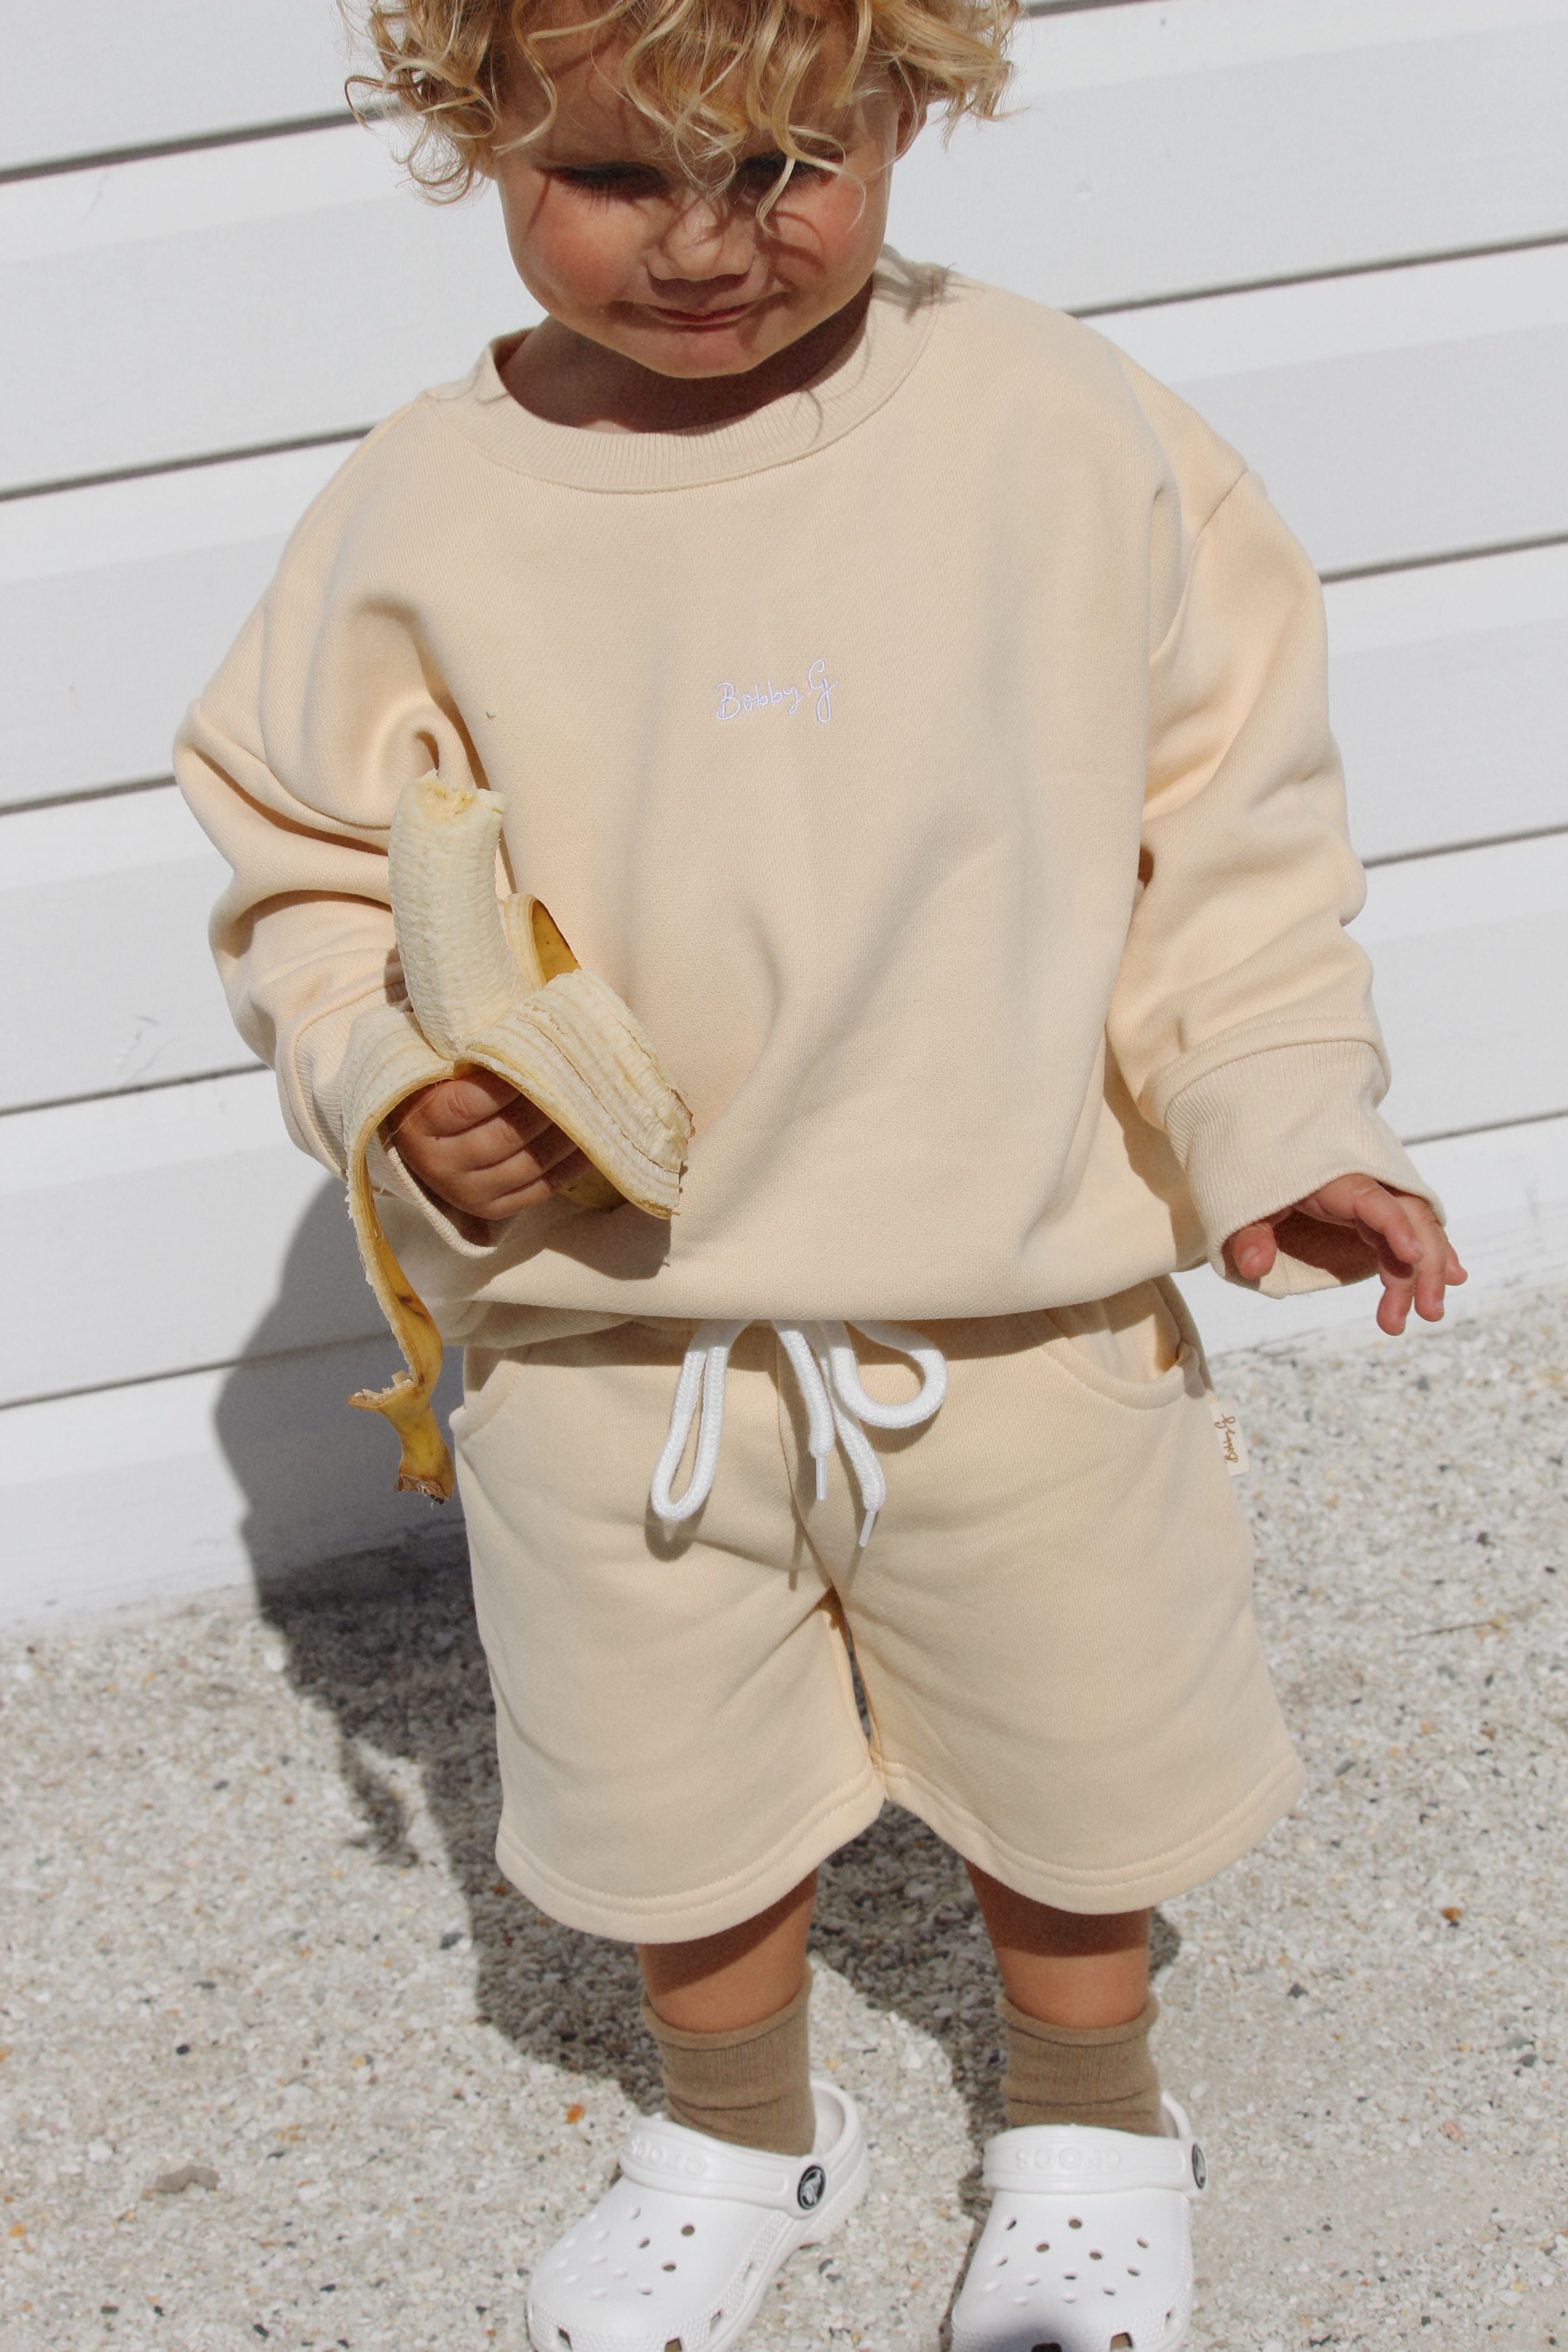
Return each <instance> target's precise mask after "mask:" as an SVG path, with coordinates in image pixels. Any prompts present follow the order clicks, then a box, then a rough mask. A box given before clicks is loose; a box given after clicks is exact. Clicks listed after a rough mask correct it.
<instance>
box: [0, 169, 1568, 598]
mask: <svg viewBox="0 0 1568 2352" xmlns="http://www.w3.org/2000/svg"><path fill="white" fill-rule="evenodd" d="M336 142H363V149H364V151H365V152H366V153H367V154H368V157H369V164H370V165H371V166H374V169H375V170H376V171H380V170H382V169H384V159H383V158H382V157H380V155H379V153H378V152H377V151H376V149H375V146H374V142H373V141H371V140H370V139H369V138H368V137H367V136H366V135H365V134H363V133H361V132H359V131H346V132H335V131H334V132H322V133H318V134H314V136H313V139H312V140H304V141H297V142H268V143H267V144H266V145H265V146H258V147H255V148H249V149H245V150H236V151H233V155H241V154H243V155H244V156H246V157H247V158H249V159H251V161H253V162H254V159H256V158H258V157H265V158H266V159H267V162H268V168H269V169H270V168H271V167H272V166H273V165H278V166H279V168H281V167H282V164H283V163H285V162H286V161H287V159H285V158H283V157H282V155H281V150H282V149H283V148H285V147H288V146H290V145H292V146H297V147H300V148H303V149H311V150H312V151H313V150H315V149H325V148H328V147H332V146H334V145H335V143H336ZM346 152H347V150H346V149H345V150H344V153H345V154H346ZM315 160H316V161H317V162H320V157H319V156H317V157H316V159H315ZM232 161H233V156H228V157H225V156H219V157H217V158H216V159H215V158H214V157H212V156H207V155H202V156H191V157H182V158H178V159H163V160H162V161H160V162H158V163H148V164H137V165H127V166H125V167H122V168H121V170H119V171H116V172H113V173H107V174H104V175H103V176H104V177H105V178H106V179H108V180H110V181H113V182H115V183H117V184H118V183H119V182H121V181H123V180H127V179H131V178H133V177H134V176H135V175H136V174H138V173H150V172H154V171H156V172H160V173H166V172H171V171H174V170H175V169H176V168H177V169H178V170H179V171H181V172H191V173H195V172H196V170H197V168H198V167H200V169H201V170H202V171H204V172H205V171H207V170H209V169H213V170H216V166H217V164H219V163H223V164H225V165H226V164H227V163H230V162H232ZM333 168H334V171H335V170H336V168H337V167H336V165H334V167H333ZM353 169H354V170H355V171H357V170H359V169H360V164H359V163H357V162H356V163H354V165H353ZM329 176H330V175H329ZM11 193H13V194H14V193H16V192H15V191H13V192H11ZM193 193H196V192H193ZM107 201H108V200H107V199H106V202H107ZM0 209H3V208H0ZM154 209H155V208H154ZM110 210H112V205H110ZM198 216H202V217H205V211H204V210H203V209H202V208H200V207H198ZM7 278H9V279H11V280H12V281H13V290H12V293H11V295H10V296H9V297H8V298H5V294H4V289H5V280H6V279H7ZM0 299H9V300H10V303H11V307H12V308H13V309H14V310H15V309H16V308H17V307H20V309H21V310H23V311H24V312H25V313H26V314H29V315H31V316H32V317H34V318H35V319H37V320H38V321H39V322H40V326H41V327H42V326H44V325H47V328H48V329H49V331H48V332H47V333H41V335H40V341H39V344H38V348H37V350H35V351H32V352H27V351H26V348H25V346H26V338H21V339H18V340H17V344H16V352H15V353H10V352H8V353H7V355H6V357H5V359H4V360H0V385H3V386H4V389H3V391H0V404H3V406H4V410H5V415H6V417H7V426H6V430H7V432H8V434H9V436H10V437H9V439H8V441H6V442H5V444H4V445H3V446H0V467H3V468H4V470H5V473H6V474H7V475H8V476H9V478H11V479H13V480H26V479H32V478H65V477H66V476H68V475H70V474H74V473H91V472H95V471H98V470H100V469H102V468H106V467H120V466H127V465H133V464H135V465H141V464H156V463H158V462H160V461H161V460H163V459H166V458H171V457H176V456H179V455H181V454H183V453H184V452H185V451H187V450H189V449H191V448H194V447H197V448H199V447H202V446H208V447H214V446H216V447H220V448H221V447H241V446H251V445H259V444H263V443H268V442H272V441H278V440H285V439H288V438H289V437H292V436H299V435H301V434H305V433H310V432H321V433H326V432H329V431H342V430H347V429H349V428H350V427H352V426H353V425H355V424H356V423H363V422H365V421H368V419H369V418H371V417H373V416H374V415H380V414H381V413H383V411H384V410H385V409H386V408H388V407H390V406H392V405H393V404H395V402H396V401H397V400H398V399H399V398H401V397H404V396H405V395H407V394H411V393H413V392H414V391H415V390H416V389H417V388H418V387H419V386H420V385H421V384H422V383H427V382H430V381H432V380H435V379H437V378H438V377H440V376H442V375H444V374H450V373H456V372H459V371H461V370H462V369H463V368H465V367H466V366H467V365H468V363H469V362H471V359H472V357H473V355H474V352H476V350H477V349H478V347H479V344H480V343H481V342H482V341H484V339H485V337H486V335H487V334H489V333H492V332H494V331H498V330H499V329H500V328H502V327H505V326H507V325H509V324H510V323H513V322H514V321H515V320H517V319H518V318H519V317H520V316H522V315H526V314H527V312H528V310H529V306H528V304H527V301H526V299H525V298H524V297H523V296H522V294H521V289H520V288H519V287H518V285H517V283H516V281H515V279H514V278H513V277H512V275H511V272H510V265H509V264H508V263H507V260H506V257H505V253H504V248H503V246H502V243H501V239H500V230H499V226H498V225H497V223H496V221H495V219H494V217H493V214H492V212H491V211H490V208H489V205H488V201H487V203H486V204H485V205H480V206H479V207H477V208H468V209H464V210H461V211H458V212H456V213H451V212H440V211H437V210H434V209H432V208H430V207H426V206H420V205H417V204H416V202H415V200H414V199H413V198H411V197H409V196H407V195H406V194H395V193H393V194H386V193H384V194H381V195H380V196H378V197H376V198H374V200H371V199H369V198H367V199H366V200H365V201H363V202H357V203H352V204H351V203H341V204H333V205H327V206H326V207H325V208H324V209H321V210H318V211H314V212H311V211H301V212H298V213H296V212H289V211H282V212H277V213H271V214H268V215H266V216H265V217H258V218H254V219H249V220H235V221H232V222H231V223H230V225H229V226H223V227H211V228H205V229H203V230H201V231H194V232H191V233H189V234H188V235H179V234H169V235H153V234H151V233H149V234H148V235H147V236H145V237H142V238H139V239H132V242H130V243H129V244H128V245H126V246H125V247H114V246H112V245H106V246H103V247H90V248H84V249H83V250H80V251H63V252H61V253H60V254H58V255H56V256H55V257H52V258H50V259H49V260H47V262H46V261H41V260H39V261H29V262H18V263H16V264H15V265H14V266H13V268H12V269H10V270H0ZM88 319H90V320H92V322H93V331H94V332H95V334H97V335H99V336H100V337H103V338H105V339H107V340H108V341H110V342H111V343H112V344H113V346H114V347H115V348H117V349H120V350H122V351H124V352H127V353H128V354H130V355H131V362H130V364H129V366H128V368H127V372H126V374H125V376H124V378H123V380H122V383H121V397H120V398H118V399H117V400H116V401H115V402H113V403H106V402H104V401H103V400H102V399H101V398H100V396H99V392H98V386H97V381H96V375H95V373H94V371H93V370H92V368H91V366H90V365H89V363H88V356H89V355H88V354H87V353H86V352H85V350H84V349H82V348H81V347H80V346H79V338H80V336H81V335H82V333H83V332H84V331H85V330H84V328H83V325H82V321H83V320H88ZM1100 323H1101V325H1102V327H1103V329H1104V331H1106V332H1107V333H1108V334H1110V336H1111V337H1112V339H1113V340H1115V341H1119V342H1120V343H1121V344H1122V345H1123V347H1124V348H1126V349H1127V350H1128V351H1129V352H1131V355H1132V356H1133V357H1134V358H1135V359H1137V360H1139V361H1140V362H1142V364H1143V365H1145V366H1146V367H1148V368H1150V369H1151V371H1152V373H1154V374H1155V375H1157V376H1159V377H1161V378H1162V379H1163V381H1164V382H1166V383H1172V384H1173V385H1174V386H1175V387H1176V388H1177V389H1178V390H1179V391H1181V392H1183V393H1184V394H1185V395H1186V396H1187V397H1188V398H1190V399H1192V400H1193V401H1194V404H1196V405H1197V406H1198V407H1199V408H1200V409H1201V410H1202V411H1203V412H1204V414H1205V415H1207V416H1209V417H1210V418H1211V419H1212V420H1213V422H1214V423H1215V425H1216V426H1217V427H1218V429H1219V430H1220V431H1221V432H1222V433H1225V434H1226V435H1227V436H1229V437H1230V438H1231V439H1232V440H1234V441H1235V442H1236V443H1237V446H1239V447H1240V448H1241V449H1242V450H1243V451H1244V453H1245V454H1246V455H1247V457H1248V458H1249V459H1250V460H1251V461H1252V462H1253V463H1254V464H1256V465H1258V467H1260V468H1261V470H1262V471H1263V472H1264V474H1265V475H1266V477H1267V478H1268V481H1269V484H1270V488H1271V489H1272V490H1273V493H1274V495H1275V498H1276V500H1277V502H1278V503H1279V506H1280V507H1281V509H1282V510H1283V511H1284V512H1285V513H1286V514H1287V516H1288V517H1289V519H1290V520H1291V521H1292V522H1293V523H1294V524H1295V525H1296V527H1297V529H1298V530H1300V533H1301V535H1302V537H1303V538H1304V540H1305V541H1306V543H1307V545H1308V547H1309V548H1310V551H1311V552H1312V554H1313V556H1314V558H1315V560H1316V561H1317V562H1318V563H1319V564H1320V566H1321V567H1323V568H1326V569H1329V570H1331V571H1333V570H1343V569H1348V568H1354V567H1357V566H1362V565H1366V564H1372V563H1381V564H1387V563H1397V562H1405V561H1408V560H1411V559H1412V558H1418V557H1425V556H1428V555H1431V554H1433V553H1436V552H1451V551H1464V550H1467V549H1474V548H1480V547H1486V546H1490V545H1497V544H1500V543H1503V542H1509V541H1516V540H1520V539H1534V538H1540V537H1542V535H1545V534H1549V533H1551V532H1553V531H1556V530H1568V436H1564V435H1563V433H1562V431H1561V429H1560V418H1561V410H1562V384H1563V376H1564V372H1565V370H1568V245H1565V246H1563V247H1550V248H1545V249H1542V250H1540V251H1535V252H1529V253H1515V254H1505V255H1497V256H1489V257H1485V258H1483V259H1480V260H1470V261H1464V262H1447V263H1440V264H1433V265H1430V266H1427V267H1423V268H1410V269H1402V270H1394V271H1391V272H1387V273H1384V274H1381V275H1379V276H1376V277H1369V278H1341V279H1336V280H1334V281H1331V282H1329V283H1325V284H1309V285H1300V286H1292V287H1287V288H1275V289H1265V290H1262V291H1257V292H1252V293H1247V294H1237V295H1230V296H1223V297H1215V298H1212V299H1205V300H1202V301H1194V302H1190V303H1183V304H1178V305H1174V306H1172V307H1169V308H1164V309H1154V310H1131V311H1122V312H1118V313H1115V314H1113V315H1110V316H1108V317H1107V318H1106V319H1105V320H1102V321H1101V322H1100ZM7 374H8V375H9V379H10V381H9V383H8V384H5V376H6V375H7Z"/></svg>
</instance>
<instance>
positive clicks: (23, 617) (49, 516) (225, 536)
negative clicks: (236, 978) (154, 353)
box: [0, 443, 353, 806]
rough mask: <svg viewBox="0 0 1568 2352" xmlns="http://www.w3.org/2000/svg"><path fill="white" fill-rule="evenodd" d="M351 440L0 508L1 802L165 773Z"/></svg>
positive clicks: (8, 803) (0, 505) (58, 493)
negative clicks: (182, 726)
mask: <svg viewBox="0 0 1568 2352" xmlns="http://www.w3.org/2000/svg"><path fill="white" fill-rule="evenodd" d="M352 448H353V444H352V443H347V444H337V445H330V446H326V447H323V448H313V449H297V450H289V451H287V452H284V453H282V454H280V455H278V456H275V457H249V458H245V459H242V460H240V461H237V462H236V463H233V464H229V465H220V466H195V467H190V468H189V469H187V470H184V471H181V472H175V473H169V474H155V475H148V476H145V477H142V478H138V479H135V480H132V481H125V482H100V483H98V484H95V485H94V486H93V487H92V488H89V489H78V490H59V491H55V492H53V493H52V494H50V495H47V496H45V497H41V498H33V499H11V500H9V501H6V502H4V503H0V691H3V692H4V695H5V709H6V714H7V725H6V728H5V738H4V740H3V741H0V806H14V805H15V804H16V803H17V802H28V801H39V800H47V799H49V798H51V797H54V796H56V795H58V794H61V793H79V792H85V791H89V790H91V789H92V788H93V787H94V786H97V785H102V784H114V783H119V782H127V781H132V780H140V779H141V778H143V777H147V776H156V775H162V774H164V773H166V772H167V771H168V766H169V746H170V743H171V740H172V739H173V737H174V729H175V727H176V726H177V724H178V722H179V719H180V716H181V713H182V712H183V711H184V707H185V705H186V703H187V702H189V701H190V700H191V698H192V697H193V696H194V695H195V694H196V693H197V692H198V691H199V690H200V688H201V687H202V686H203V685H204V684H205V681H206V680H207V678H208V677H210V676H211V675H212V673H213V671H214V670H215V669H216V667H217V665H218V663H219V662H220V661H221V660H222V658H223V656H224V655H225V654H226V652H227V650H228V647H229V646H230V645H231V644H232V643H233V641H234V639H235V637H236V636H237V634H238V632H239V628H240V625H241V624H242V623H243V621H244V619H245V616H246V614H247V613H248V612H249V610H250V607H251V606H252V604H255V602H256V600H257V598H258V596H259V595H260V594H261V593H262V590H263V589H264V588H265V587H266V585H267V583H268V580H269V579H270V578H271V576H272V573H273V572H274V571H275V570H276V569H277V565H278V559H279V555H280V554H281V552H282V550H283V544H284V541H285V540H286V539H287V537H288V534H289V530H291V529H292V528H293V525H294V523H295V522H296V521H297V520H298V519H299V517H300V514H301V513H302V512H303V510H304V509H305V508H306V507H307V506H308V505H309V504H310V500H311V499H313V498H314V497H315V495H316V493H317V491H318V490H320V489H321V487H322V486H323V484H324V483H325V482H326V481H327V480H328V479H329V478H331V475H332V474H334V473H335V472H336V470H337V468H338V467H339V466H340V465H342V462H343V459H344V457H346V456H347V455H349V453H350V451H351V450H352Z"/></svg>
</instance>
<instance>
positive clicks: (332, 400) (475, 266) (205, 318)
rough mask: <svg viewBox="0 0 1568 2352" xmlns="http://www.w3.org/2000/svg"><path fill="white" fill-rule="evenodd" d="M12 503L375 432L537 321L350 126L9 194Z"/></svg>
mask: <svg viewBox="0 0 1568 2352" xmlns="http://www.w3.org/2000/svg"><path fill="white" fill-rule="evenodd" d="M0 306H3V309H4V312H5V316H6V317H7V318H8V319H11V320H18V321H22V322H24V324H23V327H22V331H19V332H13V333H12V334H11V335H10V336H8V337H7V339H6V341H5V346H4V349H3V351H0V419H3V420H4V422H3V425H0V487H4V486H5V485H7V484H8V485H18V484H27V483H33V482H47V481H59V480H67V479H75V478H79V477H82V476H86V475H95V474H100V473H104V472H110V471H121V470H123V469H125V468H127V467H145V466H157V465H162V464H168V463H173V462H175V461H177V460H179V459H182V458H185V457H190V456H192V455H195V454H199V453H201V452H204V451H205V452H223V451H228V450H241V449H247V448H253V447H258V446H262V445H266V444H270V443H274V442H279V441H288V440H295V439H299V438H300V437H302V436H307V435H321V434H327V433H332V432H339V431H344V430H348V429H351V428H353V427H355V426H360V425H366V424H369V423H371V422H373V421H374V419H375V418H377V417H379V416H382V415H385V414H386V413H387V411H388V410H390V409H393V408H395V407H396V406H397V405H398V404H399V403H400V402H402V401H404V400H406V399H409V398H410V397H412V395H413V394H416V393H417V392H419V391H420V390H422V389H423V387H424V386H425V385H426V384H428V383H438V382H441V381H443V380H445V379H447V378H449V377H452V376H454V375H460V374H463V373H466V372H467V370H468V368H469V367H470V366H471V364H472V362H473V360H474V358H475V356H476V354H477V352H479V348H480V346H481V345H482V344H483V343H484V342H485V341H487V340H488V339H489V337H490V336H492V335H496V334H500V333H501V332H502V331H505V330H506V329H508V328H511V327H516V326H521V325H524V324H526V323H527V322H528V321H529V320H531V319H533V318H536V317H537V316H538V315H539V313H538V310H537V308H536V306H535V305H534V304H533V303H532V302H531V300H530V299H529V297H528V296H527V295H526V294H525V293H524V291H523V289H522V287H521V284H520V283H519V280H518V278H517V276H516V274H515V272H514V271H513V269H512V267H511V263H510V258H509V257H508V254H507V250H506V245H505V240H504V237H503V236H502V233H501V228H500V217H499V214H498V212H497V210H496V206H495V203H494V198H493V196H492V195H491V194H489V192H488V191H487V192H486V193H485V194H484V195H483V197H482V198H480V199H479V200H477V201H475V202H473V203H470V204H468V205H460V206H456V207H454V206H450V205H445V206H443V205H429V204H426V203H425V202H423V201H422V200H421V199H420V198H418V197H417V196H416V195H415V194H413V193H412V192H411V191H409V190H408V189H406V188H404V187H401V186H400V185H399V184H398V183H397V176H396V173H395V167H394V165H393V163H392V162H391V161H390V159H389V157H388V156H387V154H386V152H384V147H383V145H382V143H381V142H380V140H379V139H378V138H377V137H376V136H374V134H373V133H371V132H369V131H363V130H361V129H360V128H359V127H358V126H357V125H353V124H351V125H349V126H348V127H347V128H346V129H343V130H333V131H310V132H305V133H301V134H300V135H299V136H298V137H294V138H288V139H271V140H264V141H259V142H254V143H250V144H247V145H242V146H238V147H220V148H213V149H207V150H203V151H200V152H194V153H191V154H184V155H177V156H161V157H158V158H156V159H153V160H152V161H149V162H144V163H124V164H118V165H114V166H112V167H110V168H107V169H105V170H102V171H100V172H89V173H69V174H66V175H63V176H61V177H58V178H55V179H47V180H39V181H33V182H23V183H21V184H17V185H16V186H12V187H8V188H0ZM105 351H112V352H114V353H115V354H116V355H117V356H116V370H115V382H114V396H113V398H112V399H109V398H106V397H105V394H104V385H103V382H102V376H101V365H100V362H99V358H98V355H99V354H101V353H102V352H105Z"/></svg>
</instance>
